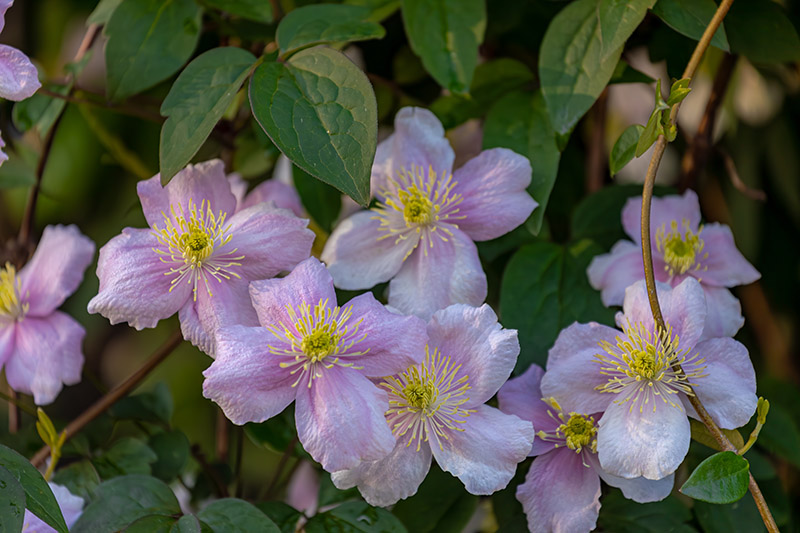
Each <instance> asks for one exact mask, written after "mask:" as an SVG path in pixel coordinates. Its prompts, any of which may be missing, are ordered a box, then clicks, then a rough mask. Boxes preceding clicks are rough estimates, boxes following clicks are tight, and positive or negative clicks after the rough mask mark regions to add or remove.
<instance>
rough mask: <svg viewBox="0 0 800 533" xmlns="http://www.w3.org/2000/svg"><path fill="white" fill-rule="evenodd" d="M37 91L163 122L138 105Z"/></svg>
mask: <svg viewBox="0 0 800 533" xmlns="http://www.w3.org/2000/svg"><path fill="white" fill-rule="evenodd" d="M38 92H39V94H43V95H45V96H49V97H50V98H55V99H57V100H64V101H65V102H69V103H71V104H86V105H91V106H95V107H99V108H102V109H107V110H108V111H113V112H114V113H120V114H123V115H130V116H132V117H137V118H141V119H144V120H149V121H151V122H158V123H159V124H160V123H162V122H164V117H162V116H161V115H159V114H158V113H151V112H149V111H147V110H144V109H141V108H139V107H126V106H120V105H114V104H111V103H109V102H101V101H99V100H92V99H90V98H81V97H79V96H73V95H72V94H69V93H68V94H61V93H57V92H55V91H50V90H48V89H39V91H38ZM75 92H77V93H78V94H81V95H86V96H88V95H91V94H94V93H88V92H86V91H75Z"/></svg>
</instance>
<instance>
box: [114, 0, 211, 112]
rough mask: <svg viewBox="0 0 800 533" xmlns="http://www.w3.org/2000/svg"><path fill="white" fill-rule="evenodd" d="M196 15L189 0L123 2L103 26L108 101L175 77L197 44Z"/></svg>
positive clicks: (197, 19)
mask: <svg viewBox="0 0 800 533" xmlns="http://www.w3.org/2000/svg"><path fill="white" fill-rule="evenodd" d="M201 14H202V10H201V9H200V7H199V6H198V5H197V4H195V3H194V2H193V1H192V0H123V1H122V3H121V4H120V5H119V6H118V7H117V9H115V10H114V13H113V14H112V15H111V19H110V20H109V21H108V24H107V25H106V27H105V33H106V35H107V36H108V43H107V44H106V81H107V87H108V96H109V98H111V99H112V100H121V99H123V98H126V97H128V96H131V95H134V94H137V93H139V92H141V91H143V90H145V89H149V88H150V87H152V86H153V85H155V84H157V83H159V82H161V81H164V80H165V79H167V78H168V77H170V76H171V75H173V74H174V73H175V72H177V71H178V69H179V68H181V66H182V65H183V64H184V63H186V61H187V60H188V59H189V57H191V55H192V52H193V51H194V48H195V46H196V45H197V39H198V37H199V35H200V15H201Z"/></svg>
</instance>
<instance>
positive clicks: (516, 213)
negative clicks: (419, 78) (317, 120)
mask: <svg viewBox="0 0 800 533" xmlns="http://www.w3.org/2000/svg"><path fill="white" fill-rule="evenodd" d="M454 157H455V156H454V153H453V149H452V148H451V147H450V143H449V142H448V141H447V139H446V138H445V137H444V128H442V124H441V123H440V122H439V120H438V119H437V118H436V117H435V116H434V115H433V113H431V112H430V111H428V110H427V109H421V108H414V107H407V108H404V109H401V110H400V112H399V113H398V114H397V117H396V119H395V132H394V134H392V135H391V136H390V137H388V138H387V139H386V140H385V141H383V142H382V143H381V144H380V145H379V146H378V151H377V153H376V154H375V162H374V163H373V165H372V192H373V194H374V195H375V196H376V197H377V199H378V202H379V203H378V206H377V207H375V208H374V209H372V210H370V211H360V212H358V213H356V214H354V215H353V216H351V217H349V218H347V219H345V220H344V221H343V222H342V223H341V224H339V226H338V227H337V228H336V229H335V230H334V231H333V233H332V234H331V237H330V239H328V242H327V243H326V245H325V250H324V251H323V253H322V259H323V261H325V262H326V263H327V264H328V268H330V270H331V274H332V275H333V280H334V283H335V284H336V286H337V287H339V288H341V289H350V290H357V289H368V288H370V287H372V286H374V285H376V284H378V283H382V282H385V281H389V280H391V283H390V284H389V305H391V306H392V307H395V308H397V309H399V310H400V311H402V312H404V313H410V314H415V315H417V316H419V317H421V318H424V319H426V320H427V319H428V318H430V316H431V315H432V314H433V312H434V311H436V310H438V309H443V308H445V307H447V306H448V305H450V304H453V303H466V304H470V305H476V306H477V305H480V304H481V303H482V302H483V300H484V299H485V298H486V275H485V274H484V272H483V268H482V267H481V263H480V260H479V259H478V251H477V248H476V247H475V243H474V242H473V241H485V240H489V239H494V238H496V237H499V236H501V235H503V234H505V233H507V232H509V231H511V230H512V229H514V228H516V227H517V226H519V225H520V224H522V223H523V222H525V220H526V219H527V218H528V216H530V214H531V212H532V211H533V209H534V208H535V207H536V205H537V203H536V202H535V201H534V200H533V198H531V197H530V195H529V194H528V193H527V192H526V191H525V188H526V187H527V186H528V185H529V184H530V182H531V166H530V163H529V162H528V160H527V159H526V158H525V157H523V156H521V155H519V154H516V153H514V152H512V151H511V150H507V149H505V148H495V149H492V150H485V151H483V152H481V154H480V155H479V156H477V157H475V158H473V159H471V160H470V161H468V162H467V163H466V164H465V165H464V166H462V167H461V168H459V169H457V170H456V171H455V172H454V171H453V160H454Z"/></svg>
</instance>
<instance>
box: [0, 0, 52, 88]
mask: <svg viewBox="0 0 800 533" xmlns="http://www.w3.org/2000/svg"><path fill="white" fill-rule="evenodd" d="M13 3H14V0H0V32H2V31H3V27H5V25H6V11H8V8H10V7H11V4H13ZM41 86H42V84H41V83H39V74H38V72H37V71H36V67H34V66H33V63H31V60H30V59H28V56H26V55H25V54H23V53H22V52H20V51H19V50H17V49H16V48H13V47H11V46H8V45H5V44H0V98H5V99H6V100H14V101H17V102H19V101H20V100H24V99H26V98H29V97H30V96H32V95H33V93H35V92H36V91H37V90H38V89H39V87H41Z"/></svg>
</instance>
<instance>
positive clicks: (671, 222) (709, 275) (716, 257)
mask: <svg viewBox="0 0 800 533" xmlns="http://www.w3.org/2000/svg"><path fill="white" fill-rule="evenodd" d="M641 212H642V199H641V198H638V197H637V198H631V199H630V200H628V202H627V203H626V204H625V207H624V208H623V210H622V226H623V228H625V232H626V233H627V234H628V235H629V236H630V238H631V239H633V241H634V242H631V241H619V242H617V243H616V244H615V245H614V247H613V248H611V252H610V253H608V254H603V255H598V256H596V257H595V258H594V259H593V260H592V263H591V264H590V265H589V268H588V270H587V274H588V276H589V282H590V283H591V284H592V287H594V288H595V289H598V290H601V291H602V294H601V296H602V298H603V303H604V304H605V305H621V304H622V300H623V298H624V296H625V288H626V287H628V285H630V284H632V283H633V282H635V281H638V280H640V279H644V267H643V266H642V239H641V229H640V227H641ZM650 216H651V222H650V227H651V234H650V239H651V242H652V243H653V246H654V249H653V267H654V269H655V276H656V280H658V281H662V282H665V283H669V284H670V285H671V286H673V287H676V286H677V285H678V284H680V283H681V282H682V281H683V280H684V279H686V278H688V277H693V278H696V279H697V280H698V281H700V283H701V286H702V287H703V292H704V293H705V298H706V304H707V306H708V314H707V316H706V328H707V331H706V332H705V334H704V336H705V337H706V338H713V337H732V336H734V335H735V334H736V332H737V331H739V329H740V328H741V327H742V325H743V324H744V318H743V317H742V307H741V305H740V304H739V300H737V299H736V298H735V297H734V296H733V294H731V291H729V290H728V289H727V287H733V286H736V285H745V284H747V283H752V282H754V281H755V280H757V279H758V278H760V277H761V274H759V273H758V271H757V270H756V269H755V268H753V265H751V264H750V263H748V262H747V260H746V259H745V258H744V256H742V254H741V253H740V252H739V250H737V249H736V244H735V243H734V242H733V234H732V233H731V230H730V228H728V226H725V225H723V224H717V223H714V224H707V225H705V226H703V225H701V224H700V204H699V203H698V201H697V194H695V193H694V191H692V190H687V191H686V192H685V193H684V194H683V196H665V197H663V198H653V204H652V209H651V215H650Z"/></svg>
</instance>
